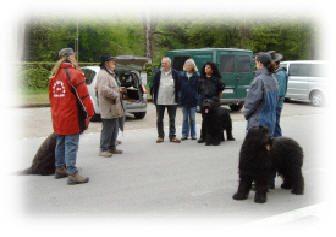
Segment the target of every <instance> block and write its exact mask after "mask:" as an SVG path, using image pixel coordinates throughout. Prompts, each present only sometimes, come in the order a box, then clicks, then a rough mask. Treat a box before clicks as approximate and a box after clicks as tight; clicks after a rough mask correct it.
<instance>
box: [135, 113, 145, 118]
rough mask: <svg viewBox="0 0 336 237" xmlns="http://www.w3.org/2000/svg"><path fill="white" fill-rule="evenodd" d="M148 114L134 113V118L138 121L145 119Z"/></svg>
mask: <svg viewBox="0 0 336 237" xmlns="http://www.w3.org/2000/svg"><path fill="white" fill-rule="evenodd" d="M145 115H146V113H145V112H142V113H134V117H135V118H136V119H143V118H144V117H145Z"/></svg>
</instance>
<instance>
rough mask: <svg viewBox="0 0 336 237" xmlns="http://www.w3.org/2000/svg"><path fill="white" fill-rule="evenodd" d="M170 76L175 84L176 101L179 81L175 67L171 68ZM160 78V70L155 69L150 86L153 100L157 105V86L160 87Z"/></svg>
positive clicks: (176, 99)
mask: <svg viewBox="0 0 336 237" xmlns="http://www.w3.org/2000/svg"><path fill="white" fill-rule="evenodd" d="M171 71H172V77H173V80H174V85H175V102H176V103H178V101H179V100H178V94H179V91H180V82H179V76H178V72H177V71H176V70H175V69H171ZM160 79H161V70H159V71H156V72H155V74H154V77H153V82H152V88H151V95H153V102H154V104H155V105H157V100H158V95H159V88H160Z"/></svg>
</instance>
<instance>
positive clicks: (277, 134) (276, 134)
mask: <svg viewBox="0 0 336 237" xmlns="http://www.w3.org/2000/svg"><path fill="white" fill-rule="evenodd" d="M284 100H285V97H280V99H279V101H278V103H277V106H276V118H275V130H274V137H281V136H282V132H281V127H280V115H281V110H282V105H283V102H284Z"/></svg>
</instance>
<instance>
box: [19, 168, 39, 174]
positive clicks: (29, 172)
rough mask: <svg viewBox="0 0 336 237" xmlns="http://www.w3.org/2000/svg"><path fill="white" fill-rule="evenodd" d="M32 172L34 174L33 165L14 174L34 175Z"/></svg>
mask: <svg viewBox="0 0 336 237" xmlns="http://www.w3.org/2000/svg"><path fill="white" fill-rule="evenodd" d="M34 174H36V173H35V172H33V167H29V168H27V169H24V170H21V171H17V172H16V175H18V176H26V175H34Z"/></svg>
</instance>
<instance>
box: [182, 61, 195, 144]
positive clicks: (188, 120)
mask: <svg viewBox="0 0 336 237" xmlns="http://www.w3.org/2000/svg"><path fill="white" fill-rule="evenodd" d="M198 79H199V74H198V69H197V66H196V65H195V62H194V60H193V59H191V58H190V59H188V60H186V61H185V63H184V65H183V73H182V76H181V77H180V83H181V84H180V90H181V101H180V102H181V106H182V113H183V123H182V138H181V140H182V141H184V140H187V139H188V135H189V130H190V133H191V139H192V140H196V139H197V135H196V121H195V113H196V108H197V104H198Z"/></svg>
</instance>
